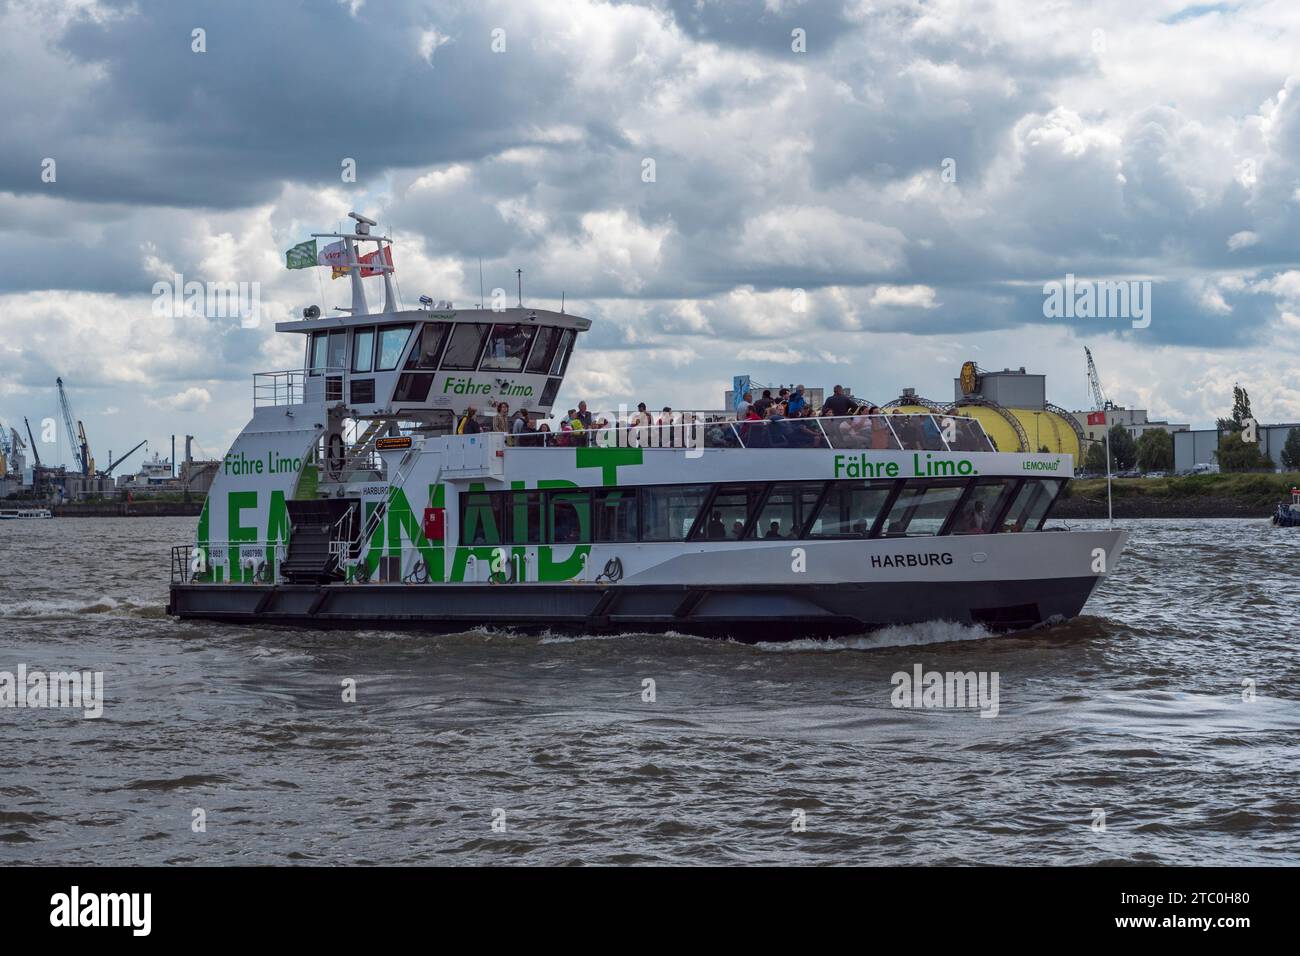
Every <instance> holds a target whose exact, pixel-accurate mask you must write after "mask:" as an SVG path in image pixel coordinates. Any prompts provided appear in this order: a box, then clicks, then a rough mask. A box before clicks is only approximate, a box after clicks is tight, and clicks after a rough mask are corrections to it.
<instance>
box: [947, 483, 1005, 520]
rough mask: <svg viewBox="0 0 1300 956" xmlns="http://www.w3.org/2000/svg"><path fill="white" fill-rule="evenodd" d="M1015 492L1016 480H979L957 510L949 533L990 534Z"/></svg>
mask: <svg viewBox="0 0 1300 956" xmlns="http://www.w3.org/2000/svg"><path fill="white" fill-rule="evenodd" d="M1015 490H1016V479H1015V478H981V479H979V480H978V481H977V482H975V487H974V488H973V489H971V493H970V494H969V495H967V496H966V500H965V501H964V502H962V505H961V507H960V508H959V509H958V510H957V515H956V517H955V518H953V522H952V525H951V526H950V527H949V528H948V533H949V534H989V533H990V532H991V531H992V530H993V528H994V523H995V522H996V521H997V520H998V515H999V514H1001V513H1002V509H1003V507H1004V506H1005V505H1006V503H1007V499H1008V498H1010V497H1011V495H1012V494H1013V493H1014V492H1015Z"/></svg>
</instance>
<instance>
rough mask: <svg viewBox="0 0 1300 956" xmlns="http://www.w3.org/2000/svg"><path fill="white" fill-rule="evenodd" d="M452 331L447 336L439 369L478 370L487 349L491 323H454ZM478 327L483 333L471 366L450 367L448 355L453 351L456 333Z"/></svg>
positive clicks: (480, 335) (456, 370)
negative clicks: (470, 327) (473, 326)
mask: <svg viewBox="0 0 1300 956" xmlns="http://www.w3.org/2000/svg"><path fill="white" fill-rule="evenodd" d="M451 325H452V330H451V332H449V333H448V334H447V341H446V342H445V343H444V344H443V347H442V354H441V355H440V356H439V357H438V368H442V369H447V370H449V371H452V372H473V371H475V370H476V369H477V368H478V363H479V362H481V361H482V360H483V349H484V348H486V347H487V339H488V330H489V329H491V328H492V323H491V322H453V323H451ZM471 325H476V326H478V327H479V328H480V329H482V331H481V332H480V333H479V338H478V350H477V351H476V352H475V353H474V358H473V360H472V361H471V363H470V364H469V365H464V366H461V365H448V364H447V353H449V352H450V351H451V345H452V342H453V341H455V339H456V333H457V332H459V331H460V330H461V329H462V328H466V327H468V326H471Z"/></svg>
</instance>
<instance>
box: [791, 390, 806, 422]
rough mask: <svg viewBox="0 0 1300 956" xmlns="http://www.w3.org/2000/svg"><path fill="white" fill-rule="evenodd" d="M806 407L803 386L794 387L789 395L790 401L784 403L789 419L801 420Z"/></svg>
mask: <svg viewBox="0 0 1300 956" xmlns="http://www.w3.org/2000/svg"><path fill="white" fill-rule="evenodd" d="M807 407H808V402H807V400H806V399H805V398H804V395H803V386H802V385H796V386H795V387H794V391H793V392H791V393H790V400H789V401H788V402H786V405H785V410H786V414H787V415H789V416H790V417H791V418H803V414H804V409H805V408H807Z"/></svg>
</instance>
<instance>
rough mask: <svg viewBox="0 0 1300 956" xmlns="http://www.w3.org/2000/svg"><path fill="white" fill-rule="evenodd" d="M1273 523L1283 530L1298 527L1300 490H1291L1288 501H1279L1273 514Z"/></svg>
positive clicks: (1299, 523) (1299, 519)
mask: <svg viewBox="0 0 1300 956" xmlns="http://www.w3.org/2000/svg"><path fill="white" fill-rule="evenodd" d="M1273 523H1274V524H1276V525H1281V526H1282V527H1284V528H1294V527H1296V526H1297V525H1300V488H1295V487H1293V488H1292V489H1291V500H1290V501H1279V502H1278V503H1277V510H1276V511H1275V512H1273Z"/></svg>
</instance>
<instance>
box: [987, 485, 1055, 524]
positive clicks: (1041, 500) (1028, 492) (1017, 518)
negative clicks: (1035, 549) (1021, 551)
mask: <svg viewBox="0 0 1300 956" xmlns="http://www.w3.org/2000/svg"><path fill="white" fill-rule="evenodd" d="M1060 487H1061V482H1060V481H1058V480H1056V479H1053V478H1030V479H1028V480H1026V481H1025V483H1024V484H1023V485H1021V486H1020V491H1019V492H1017V493H1016V497H1015V499H1014V500H1013V501H1012V502H1011V510H1010V511H1008V512H1007V517H1006V520H1005V521H1004V522H1003V524H1002V530H1003V531H1037V530H1038V529H1039V528H1040V527H1042V524H1043V519H1044V518H1046V517H1047V509H1048V508H1049V507H1051V504H1052V502H1053V501H1054V500H1056V493H1057V492H1058V491H1059V490H1060Z"/></svg>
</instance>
